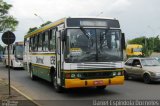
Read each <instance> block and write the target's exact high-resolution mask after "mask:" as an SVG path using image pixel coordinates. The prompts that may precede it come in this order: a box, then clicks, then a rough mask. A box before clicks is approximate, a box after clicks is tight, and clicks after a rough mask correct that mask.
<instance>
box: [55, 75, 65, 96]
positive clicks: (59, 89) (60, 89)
mask: <svg viewBox="0 0 160 106" xmlns="http://www.w3.org/2000/svg"><path fill="white" fill-rule="evenodd" d="M53 85H54V89H55V91H56V92H58V93H61V92H63V87H62V86H60V85H58V84H57V77H56V76H54V81H53Z"/></svg>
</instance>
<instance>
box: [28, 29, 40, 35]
mask: <svg viewBox="0 0 160 106" xmlns="http://www.w3.org/2000/svg"><path fill="white" fill-rule="evenodd" d="M37 29H38V28H37V27H33V28H29V31H28V32H27V34H29V33H31V32H33V31H35V30H37Z"/></svg>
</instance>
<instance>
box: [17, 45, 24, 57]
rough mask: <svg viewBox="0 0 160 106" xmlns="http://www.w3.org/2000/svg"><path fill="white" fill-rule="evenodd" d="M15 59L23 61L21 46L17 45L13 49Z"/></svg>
mask: <svg viewBox="0 0 160 106" xmlns="http://www.w3.org/2000/svg"><path fill="white" fill-rule="evenodd" d="M15 57H16V58H18V59H20V60H22V59H23V45H18V46H16V47H15Z"/></svg>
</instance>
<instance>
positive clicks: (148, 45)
mask: <svg viewBox="0 0 160 106" xmlns="http://www.w3.org/2000/svg"><path fill="white" fill-rule="evenodd" d="M128 43H129V44H141V45H143V50H142V52H143V54H144V56H150V55H151V54H152V52H160V39H159V35H158V36H157V37H150V38H146V37H139V38H135V39H132V40H129V41H128Z"/></svg>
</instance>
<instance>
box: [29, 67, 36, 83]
mask: <svg viewBox="0 0 160 106" xmlns="http://www.w3.org/2000/svg"><path fill="white" fill-rule="evenodd" d="M30 77H31V79H32V80H36V76H35V75H33V67H32V65H30Z"/></svg>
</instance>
